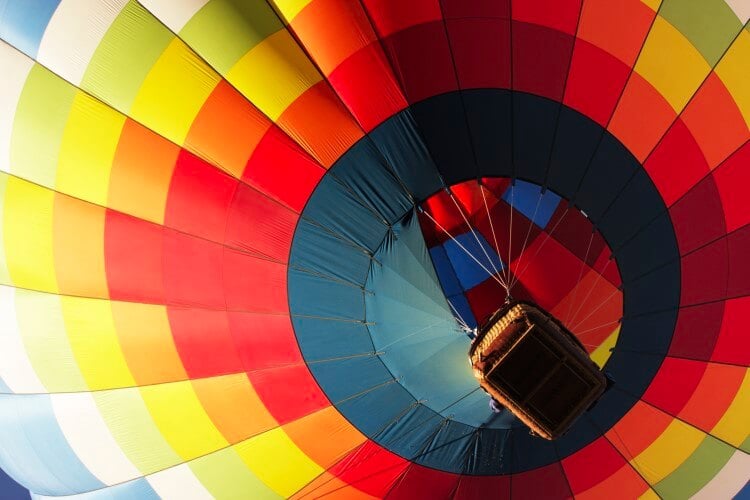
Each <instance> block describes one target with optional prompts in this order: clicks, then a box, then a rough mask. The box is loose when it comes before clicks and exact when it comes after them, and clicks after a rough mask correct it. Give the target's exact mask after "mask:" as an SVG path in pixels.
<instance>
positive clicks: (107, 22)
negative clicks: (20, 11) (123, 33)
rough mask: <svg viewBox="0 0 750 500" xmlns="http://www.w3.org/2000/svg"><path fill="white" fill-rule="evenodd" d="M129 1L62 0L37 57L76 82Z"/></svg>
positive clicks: (43, 38) (45, 64)
mask: <svg viewBox="0 0 750 500" xmlns="http://www.w3.org/2000/svg"><path fill="white" fill-rule="evenodd" d="M126 3H127V0H63V1H62V2H60V5H59V6H58V7H57V10H56V11H55V13H54V14H53V15H52V19H50V22H49V24H48V25H47V29H46V30H45V32H44V36H43V37H42V40H41V43H40V44H39V53H38V54H37V60H38V61H39V62H40V63H42V64H43V65H44V66H46V67H48V68H49V69H51V70H52V71H53V72H54V73H57V74H58V75H60V76H61V77H63V78H64V79H66V80H67V81H69V82H71V83H73V84H74V85H79V84H80V83H81V80H82V79H83V74H84V73H85V72H86V67H87V66H88V64H89V61H90V60H91V57H92V56H93V55H94V51H95V50H96V48H97V47H98V46H99V43H100V42H101V40H102V38H103V37H104V34H105V33H106V32H107V30H108V29H109V27H110V26H111V25H112V23H113V22H114V20H115V18H116V17H117V15H118V14H119V13H120V11H121V10H122V8H123V7H124V6H125V4H126Z"/></svg>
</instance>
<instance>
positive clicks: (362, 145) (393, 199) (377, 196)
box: [329, 141, 413, 224]
mask: <svg viewBox="0 0 750 500" xmlns="http://www.w3.org/2000/svg"><path fill="white" fill-rule="evenodd" d="M329 175H333V176H334V177H336V178H337V179H338V180H339V181H340V182H342V183H343V184H345V185H346V186H348V187H349V188H350V189H351V190H352V191H354V192H355V193H356V194H357V196H359V198H361V199H362V200H364V202H365V203H367V204H368V205H369V206H370V207H372V208H373V209H374V210H375V211H376V212H378V213H379V214H380V215H382V216H383V218H384V219H385V220H387V221H388V222H389V223H391V224H392V223H394V222H396V221H397V220H399V219H400V218H401V217H403V216H404V214H405V213H406V212H408V211H409V210H411V209H412V207H413V205H412V203H411V201H410V200H409V197H408V195H407V194H406V192H405V191H404V188H403V186H402V185H401V184H399V182H398V181H397V180H396V178H395V177H394V176H393V175H392V174H391V172H389V171H388V169H387V167H386V166H385V165H384V164H383V162H382V157H381V155H380V152H379V151H378V150H377V148H375V146H374V145H373V144H372V143H371V142H370V141H359V142H358V143H357V144H355V145H354V146H353V147H352V148H351V149H350V150H349V151H348V152H347V153H346V156H345V157H344V158H342V160H341V161H339V162H338V163H336V165H334V167H333V168H332V169H331V170H330V171H329Z"/></svg>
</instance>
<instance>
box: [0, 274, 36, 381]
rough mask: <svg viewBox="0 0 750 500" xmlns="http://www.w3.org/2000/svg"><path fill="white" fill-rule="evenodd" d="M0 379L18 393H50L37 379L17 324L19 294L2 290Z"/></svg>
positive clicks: (6, 287)
mask: <svg viewBox="0 0 750 500" xmlns="http://www.w3.org/2000/svg"><path fill="white" fill-rule="evenodd" d="M0 377H2V379H3V380H4V381H5V384H6V385H7V386H8V387H9V388H10V390H11V391H13V392H16V393H44V392H47V390H46V389H45V387H44V386H43V385H42V382H41V381H40V380H39V377H37V375H36V372H35V371H34V368H33V367H32V366H31V361H29V357H28V356H27V355H26V348H25V347H24V345H23V340H22V339H21V331H20V330H19V329H18V322H17V320H16V292H15V289H14V288H13V287H9V286H0Z"/></svg>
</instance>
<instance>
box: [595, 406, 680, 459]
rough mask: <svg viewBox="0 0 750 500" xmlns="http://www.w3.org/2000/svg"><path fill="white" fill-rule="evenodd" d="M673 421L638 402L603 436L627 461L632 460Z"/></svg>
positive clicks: (660, 412)
mask: <svg viewBox="0 0 750 500" xmlns="http://www.w3.org/2000/svg"><path fill="white" fill-rule="evenodd" d="M673 420H674V419H673V418H672V417H670V416H669V415H667V414H666V413H664V412H662V411H659V410H657V409H656V408H654V407H653V406H650V405H648V404H646V403H643V402H642V401H638V402H637V403H636V404H635V405H634V406H633V407H632V408H631V409H630V411H628V412H627V413H626V414H625V416H624V417H622V419H620V421H619V422H617V423H616V424H615V425H614V426H613V427H612V428H611V429H610V430H609V431H607V433H606V434H605V435H606V437H607V439H609V441H610V442H611V443H612V444H613V445H614V447H615V448H617V449H618V450H619V451H620V453H622V455H623V456H624V457H625V458H626V459H627V460H632V459H633V458H635V457H637V456H638V455H639V454H640V453H641V452H642V451H643V450H645V449H646V448H648V447H649V446H650V445H651V444H652V443H653V442H654V441H655V440H656V438H658V437H659V436H661V434H662V433H663V432H664V430H665V429H666V428H667V426H668V425H669V424H671V423H672V421H673Z"/></svg>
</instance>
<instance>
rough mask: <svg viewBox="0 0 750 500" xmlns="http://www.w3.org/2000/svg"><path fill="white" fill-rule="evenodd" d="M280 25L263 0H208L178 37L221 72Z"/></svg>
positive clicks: (279, 27)
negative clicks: (248, 0)
mask: <svg viewBox="0 0 750 500" xmlns="http://www.w3.org/2000/svg"><path fill="white" fill-rule="evenodd" d="M282 28H283V25H282V24H281V21H280V20H279V18H278V17H277V16H276V13H275V12H274V11H273V10H272V9H271V7H270V6H269V5H268V3H266V2H265V1H257V0H254V1H250V2H247V1H244V0H211V1H210V2H208V3H207V4H206V5H205V6H204V7H203V8H202V9H201V10H200V11H198V13H197V14H196V15H195V16H193V18H192V19H191V20H190V21H189V22H188V23H187V24H186V25H185V27H184V28H183V29H182V30H181V31H180V37H181V38H182V39H183V40H185V42H187V44H188V45H190V47H192V48H193V50H195V51H196V52H197V53H198V54H200V55H201V57H203V58H204V59H205V60H206V61H208V63H209V64H210V65H211V66H213V67H214V68H215V69H216V70H217V71H218V72H219V73H220V74H222V75H225V74H226V73H228V72H229V70H230V69H231V68H232V66H234V65H235V63H236V62H237V61H239V60H240V59H241V58H242V56H244V55H245V54H246V53H247V52H248V51H249V50H250V49H252V48H253V47H255V46H256V45H257V44H259V43H260V42H261V41H263V40H264V39H265V38H266V37H268V36H269V35H271V34H273V33H275V32H277V31H279V30H280V29H282Z"/></svg>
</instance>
